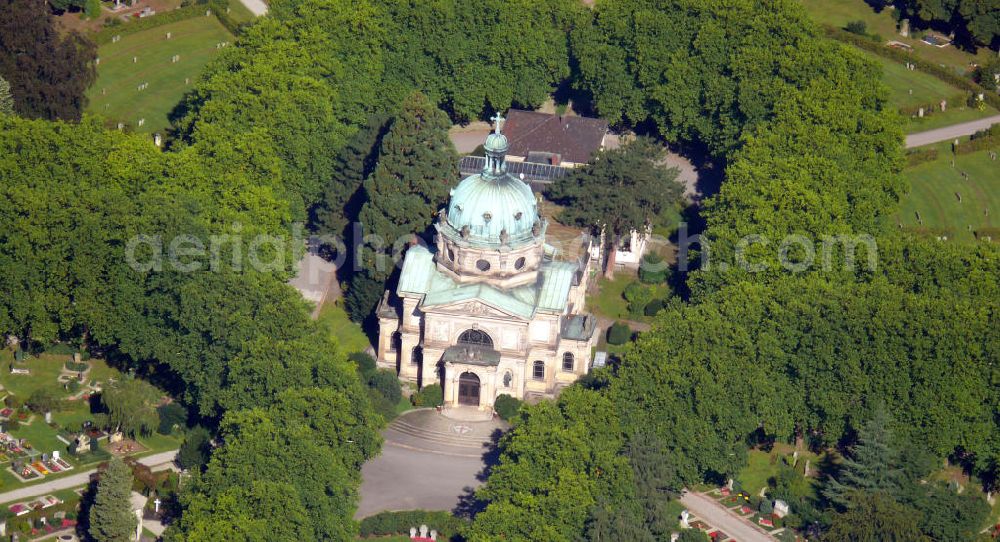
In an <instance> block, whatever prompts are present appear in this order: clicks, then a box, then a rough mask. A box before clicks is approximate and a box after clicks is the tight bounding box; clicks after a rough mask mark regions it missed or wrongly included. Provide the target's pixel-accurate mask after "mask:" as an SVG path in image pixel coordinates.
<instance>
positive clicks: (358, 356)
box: [347, 352, 375, 382]
mask: <svg viewBox="0 0 1000 542" xmlns="http://www.w3.org/2000/svg"><path fill="white" fill-rule="evenodd" d="M347 359H349V360H351V361H353V362H354V363H357V364H358V375H359V376H360V377H361V381H362V382H367V381H368V378H369V377H370V376H371V375H372V373H374V372H375V358H373V357H371V356H369V355H368V354H366V353H364V352H355V353H353V354H351V355H349V356H347Z"/></svg>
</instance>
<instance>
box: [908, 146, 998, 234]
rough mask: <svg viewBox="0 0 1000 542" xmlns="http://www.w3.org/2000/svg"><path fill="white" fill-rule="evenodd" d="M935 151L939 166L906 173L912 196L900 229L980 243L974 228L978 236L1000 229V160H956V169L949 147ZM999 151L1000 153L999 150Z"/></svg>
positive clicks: (985, 156)
mask: <svg viewBox="0 0 1000 542" xmlns="http://www.w3.org/2000/svg"><path fill="white" fill-rule="evenodd" d="M936 148H937V149H938V152H939V155H938V159H937V160H936V161H934V162H930V163H926V164H920V165H918V166H915V167H912V168H908V169H906V170H904V171H903V175H904V176H905V177H906V178H907V180H908V181H909V182H910V193H909V194H908V195H907V196H906V197H905V198H904V199H903V202H902V205H901V207H900V213H899V217H898V220H899V223H901V224H902V225H903V227H905V228H913V229H918V230H919V229H924V230H928V231H932V232H936V231H941V232H947V233H948V237H949V238H950V239H955V240H961V241H972V240H973V239H975V236H974V235H973V233H972V231H969V227H970V226H971V227H972V230H973V231H975V230H978V229H980V228H989V227H993V228H995V227H998V226H1000V215H998V214H997V213H1000V160H991V159H990V156H989V153H988V152H987V151H980V152H976V153H971V154H964V155H958V156H955V157H954V159H955V166H954V167H952V165H951V160H952V157H953V156H952V154H951V151H950V150H949V144H948V143H942V144H938V145H937V146H936ZM994 150H995V151H997V152H1000V145H998V146H997V148H996V149H994ZM963 171H964V172H965V173H967V174H968V179H966V178H964V177H963V176H962V172H963ZM959 195H961V201H960V200H959ZM987 211H988V215H987ZM921 221H922V223H921Z"/></svg>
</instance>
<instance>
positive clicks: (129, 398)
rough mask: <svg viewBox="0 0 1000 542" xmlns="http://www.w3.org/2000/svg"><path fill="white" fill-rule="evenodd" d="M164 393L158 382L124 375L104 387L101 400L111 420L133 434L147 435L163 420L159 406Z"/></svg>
mask: <svg viewBox="0 0 1000 542" xmlns="http://www.w3.org/2000/svg"><path fill="white" fill-rule="evenodd" d="M162 396H163V393H162V392H161V391H160V390H158V389H156V387H155V386H153V385H152V384H150V383H149V382H146V381H145V380H141V379H138V378H135V377H134V376H132V375H128V376H125V377H124V378H123V379H122V380H119V381H117V382H115V383H113V384H108V385H107V386H105V387H104V389H103V390H102V391H101V404H102V405H103V406H104V408H106V409H107V411H108V422H109V426H110V427H111V428H112V429H117V430H120V431H122V432H123V433H126V434H128V435H130V436H136V435H148V434H150V433H152V432H153V430H154V429H156V427H157V426H158V425H159V423H160V414H159V412H157V410H156V406H157V404H158V403H159V401H160V398H161V397H162Z"/></svg>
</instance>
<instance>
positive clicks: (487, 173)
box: [447, 115, 544, 247]
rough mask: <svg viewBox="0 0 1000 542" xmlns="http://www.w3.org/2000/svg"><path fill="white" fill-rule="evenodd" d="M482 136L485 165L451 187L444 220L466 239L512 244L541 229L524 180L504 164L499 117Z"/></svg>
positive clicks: (530, 194)
mask: <svg viewBox="0 0 1000 542" xmlns="http://www.w3.org/2000/svg"><path fill="white" fill-rule="evenodd" d="M494 120H496V123H497V125H496V129H495V130H494V132H493V133H491V134H490V135H489V136H487V137H486V143H485V144H484V145H483V148H484V149H485V150H486V167H485V168H483V172H482V173H479V174H476V175H470V176H469V177H466V178H465V179H464V180H463V181H462V182H461V183H459V184H458V186H457V187H455V189H454V190H452V191H451V198H450V201H449V203H448V215H447V222H448V225H449V226H451V228H452V230H453V231H454V232H457V233H458V234H459V235H460V236H461V238H462V239H464V240H465V241H467V242H470V243H477V244H488V245H495V246H497V247H500V246H504V245H506V246H516V245H519V244H523V243H524V242H528V241H531V240H532V239H533V238H534V237H536V236H537V235H539V234H540V233H541V232H542V231H543V226H544V225H543V224H542V222H541V221H540V220H539V217H538V204H537V201H536V200H535V194H534V193H533V192H532V191H531V187H529V186H528V185H527V184H526V183H525V182H524V181H521V180H520V179H516V178H514V177H512V176H510V175H509V174H508V173H507V171H506V167H505V165H504V156H505V154H506V153H507V137H506V136H504V135H503V134H502V133H500V128H501V123H502V122H503V117H501V116H499V115H497V116H496V117H494Z"/></svg>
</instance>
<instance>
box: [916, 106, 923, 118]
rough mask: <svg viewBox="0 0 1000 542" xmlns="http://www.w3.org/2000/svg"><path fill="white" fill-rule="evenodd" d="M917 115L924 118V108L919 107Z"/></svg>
mask: <svg viewBox="0 0 1000 542" xmlns="http://www.w3.org/2000/svg"><path fill="white" fill-rule="evenodd" d="M917 116H918V117H920V118H924V108H923V107H921V108H920V109H918V110H917Z"/></svg>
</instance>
